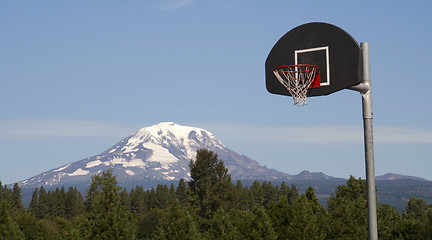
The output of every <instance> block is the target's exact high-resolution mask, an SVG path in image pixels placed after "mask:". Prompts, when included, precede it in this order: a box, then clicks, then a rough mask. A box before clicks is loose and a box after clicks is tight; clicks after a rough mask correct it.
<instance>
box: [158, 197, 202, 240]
mask: <svg viewBox="0 0 432 240" xmlns="http://www.w3.org/2000/svg"><path fill="white" fill-rule="evenodd" d="M165 212H166V213H165V214H164V217H163V218H162V221H161V224H160V225H159V227H158V233H157V236H156V237H155V239H166V240H171V239H172V240H176V239H191V240H193V239H196V240H198V239H201V237H200V234H199V232H198V229H197V227H196V224H195V222H194V220H193V218H192V216H191V214H190V212H189V211H188V210H187V209H186V208H185V207H183V206H182V205H180V203H179V202H178V201H177V202H176V203H174V205H173V206H172V208H170V209H167V210H166V211H165Z"/></svg>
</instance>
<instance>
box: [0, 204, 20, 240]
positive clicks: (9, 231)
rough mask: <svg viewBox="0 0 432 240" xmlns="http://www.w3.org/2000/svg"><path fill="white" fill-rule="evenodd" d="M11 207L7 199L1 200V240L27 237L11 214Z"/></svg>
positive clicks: (17, 239) (16, 239) (15, 239)
mask: <svg viewBox="0 0 432 240" xmlns="http://www.w3.org/2000/svg"><path fill="white" fill-rule="evenodd" d="M10 210H11V209H10V207H9V206H8V204H7V203H6V201H4V200H1V201H0V240H19V239H25V238H24V234H23V233H22V232H21V230H20V229H19V227H18V224H16V223H15V222H14V221H13V220H12V218H11V216H10Z"/></svg>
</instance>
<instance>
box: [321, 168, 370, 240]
mask: <svg viewBox="0 0 432 240" xmlns="http://www.w3.org/2000/svg"><path fill="white" fill-rule="evenodd" d="M335 194H336V196H334V195H332V196H330V198H329V201H328V212H329V216H330V226H331V229H330V238H332V239H352V240H355V239H367V237H368V229H367V228H368V224H367V206H366V205H367V202H366V195H367V194H366V181H365V180H361V179H355V178H354V177H352V176H351V177H350V179H349V180H348V181H347V184H346V185H341V186H338V187H337V188H336V190H335Z"/></svg>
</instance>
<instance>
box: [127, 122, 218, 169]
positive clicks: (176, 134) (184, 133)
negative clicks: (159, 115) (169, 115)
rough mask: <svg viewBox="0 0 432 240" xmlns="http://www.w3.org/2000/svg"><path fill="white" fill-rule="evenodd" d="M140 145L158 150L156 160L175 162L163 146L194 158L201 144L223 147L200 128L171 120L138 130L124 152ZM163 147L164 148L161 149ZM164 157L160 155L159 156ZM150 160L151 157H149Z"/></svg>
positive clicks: (132, 150)
mask: <svg viewBox="0 0 432 240" xmlns="http://www.w3.org/2000/svg"><path fill="white" fill-rule="evenodd" d="M140 145H142V146H143V147H144V148H146V149H151V150H152V151H153V152H154V153H155V152H158V153H159V154H158V160H157V161H162V162H165V163H166V162H175V160H173V159H172V158H170V156H169V155H171V154H170V153H169V152H168V151H166V149H165V148H167V147H170V146H171V147H177V148H181V149H182V150H183V152H184V154H185V155H186V156H187V158H188V159H193V158H195V154H196V150H197V149H198V148H201V147H203V146H208V147H209V148H214V147H217V148H225V146H224V145H223V144H222V143H221V142H220V141H219V140H217V139H216V137H215V136H214V135H213V134H212V133H210V132H208V131H206V130H204V129H201V128H196V127H188V126H181V125H178V124H175V123H173V122H162V123H159V124H156V125H153V126H150V127H145V128H142V129H140V130H138V131H137V132H136V133H135V135H133V136H132V137H131V138H130V139H129V140H128V142H127V143H126V145H125V146H124V147H123V150H124V152H134V151H136V150H137V149H138V147H139V146H140ZM161 148H164V149H161ZM161 155H162V156H164V157H162V158H161V157H160V156H161ZM150 161H151V159H150Z"/></svg>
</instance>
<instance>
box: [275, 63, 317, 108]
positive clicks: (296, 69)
mask: <svg viewBox="0 0 432 240" xmlns="http://www.w3.org/2000/svg"><path fill="white" fill-rule="evenodd" d="M273 73H274V75H275V76H276V78H277V79H278V80H279V82H280V83H281V84H282V85H284V86H285V88H286V89H287V90H288V91H289V93H290V94H291V96H292V97H293V99H294V105H297V106H303V105H306V104H307V102H306V97H307V93H308V89H309V88H318V87H320V85H321V76H320V71H319V68H318V66H315V65H309V64H298V65H286V66H280V67H275V68H274V69H273Z"/></svg>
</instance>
